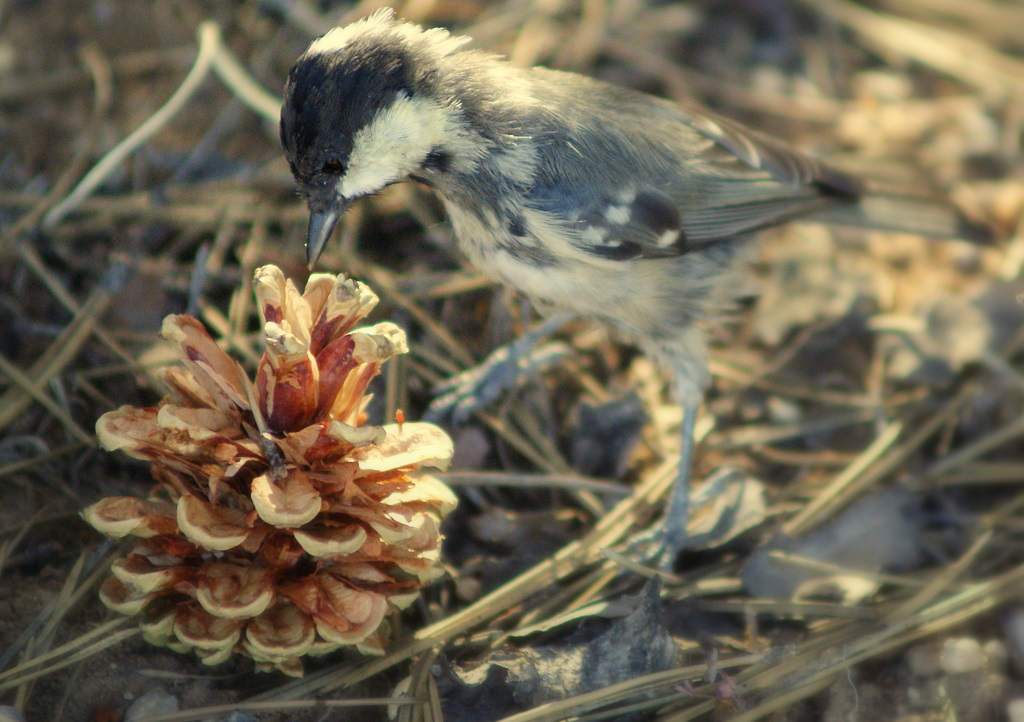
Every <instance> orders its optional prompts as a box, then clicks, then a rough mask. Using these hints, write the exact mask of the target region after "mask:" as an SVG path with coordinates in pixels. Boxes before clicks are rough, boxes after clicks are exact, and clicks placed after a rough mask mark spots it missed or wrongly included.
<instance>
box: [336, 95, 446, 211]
mask: <svg viewBox="0 0 1024 722" xmlns="http://www.w3.org/2000/svg"><path fill="white" fill-rule="evenodd" d="M453 124H454V119H453V117H452V111H450V110H448V109H445V108H444V107H442V106H440V105H438V104H437V103H435V102H433V101H431V100H425V99H420V98H408V97H399V98H398V99H397V100H396V101H395V102H394V103H392V104H391V106H390V107H388V108H386V109H384V110H381V111H380V112H379V113H377V116H376V117H375V118H374V119H373V121H372V122H371V123H370V124H369V125H366V126H363V127H362V128H360V129H359V131H358V132H357V133H356V134H355V137H354V138H353V143H352V153H351V154H350V155H349V159H348V171H347V172H346V173H345V175H344V176H343V177H342V178H341V180H339V181H338V184H337V191H338V194H339V195H340V196H341V197H342V198H358V197H360V196H364V195H368V194H370V193H376V192H377V191H379V190H380V189H381V188H383V187H384V186H386V185H388V184H389V183H394V182H395V181H398V180H401V179H402V178H404V177H405V176H406V175H408V174H409V173H411V172H412V171H414V170H416V168H418V167H419V166H420V164H422V163H423V160H424V159H425V158H426V157H427V154H428V153H430V151H431V150H433V148H435V147H436V146H438V145H440V144H442V143H443V142H444V141H445V140H447V139H449V138H450V137H451V136H452V132H451V131H452V126H453Z"/></svg>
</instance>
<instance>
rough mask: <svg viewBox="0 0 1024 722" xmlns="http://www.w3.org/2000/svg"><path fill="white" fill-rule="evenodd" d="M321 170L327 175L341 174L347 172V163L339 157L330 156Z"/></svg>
mask: <svg viewBox="0 0 1024 722" xmlns="http://www.w3.org/2000/svg"><path fill="white" fill-rule="evenodd" d="M320 170H321V172H323V173H326V174H327V175H341V174H342V173H344V172H345V164H344V163H342V162H341V161H340V160H338V159H337V158H328V159H327V160H325V161H324V165H323V167H322V168H321V169H320Z"/></svg>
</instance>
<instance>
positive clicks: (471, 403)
mask: <svg viewBox="0 0 1024 722" xmlns="http://www.w3.org/2000/svg"><path fill="white" fill-rule="evenodd" d="M571 317H572V315H571V314H567V313H561V314H556V315H554V316H550V317H549V318H547V319H545V320H544V322H543V323H541V324H540V325H539V326H537V327H536V328H535V329H533V330H532V331H530V332H529V333H527V334H525V335H523V336H522V337H521V338H519V339H517V340H516V341H515V342H513V343H511V344H509V345H507V346H502V347H501V348H499V349H498V350H497V351H494V352H493V353H492V354H491V355H490V356H488V357H487V358H486V359H484V361H483V362H482V363H481V364H479V365H478V366H474V367H473V368H470V369H467V370H465V371H463V372H461V373H459V374H456V375H455V376H453V377H452V378H450V379H449V380H448V381H445V382H444V383H443V384H441V385H440V386H439V387H438V389H437V396H435V398H434V400H433V401H432V402H431V403H430V406H429V407H428V408H427V413H426V418H427V420H429V421H440V420H441V419H444V418H445V417H450V418H451V420H452V422H453V423H454V424H455V425H459V424H461V423H463V422H464V421H465V420H466V419H467V418H468V417H469V415H470V414H471V413H473V412H474V411H476V410H477V409H480V408H483V407H484V406H486V405H487V404H488V403H490V402H491V401H493V400H494V399H496V398H497V397H498V396H500V395H501V394H502V393H504V392H506V391H508V390H510V389H513V388H515V387H516V386H518V385H519V384H520V383H521V382H522V380H523V379H524V378H527V377H529V376H533V375H536V374H538V373H540V372H541V371H543V370H544V369H545V368H548V367H549V366H552V365H554V364H555V363H556V362H557V361H558V360H559V359H561V358H562V357H563V356H566V355H568V353H569V349H568V347H567V346H566V345H565V344H563V343H557V342H548V343H544V344H542V343H541V340H542V339H543V338H544V337H545V336H549V335H551V334H552V333H554V332H555V331H556V330H557V329H558V328H559V327H560V326H562V325H563V324H565V322H566V321H568V320H569V319H570V318H571Z"/></svg>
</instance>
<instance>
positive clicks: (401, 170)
mask: <svg viewBox="0 0 1024 722" xmlns="http://www.w3.org/2000/svg"><path fill="white" fill-rule="evenodd" d="M470 42H471V41H470V38H468V37H463V36H457V35H453V34H451V33H450V32H449V31H447V30H446V29H443V28H424V27H421V26H419V25H416V24H413V23H409V22H404V21H402V20H400V19H398V18H397V17H396V16H395V15H394V13H393V12H392V11H391V10H388V9H385V10H381V11H378V12H375V13H373V14H371V15H369V16H367V17H365V18H363V19H360V20H357V21H355V22H353V23H351V24H348V25H345V26H341V27H337V28H334V29H333V30H331V31H329V32H327V33H326V34H325V35H323V36H322V37H319V38H317V39H316V40H314V41H313V42H312V43H311V44H310V45H309V47H308V49H307V50H306V51H305V52H304V53H303V54H302V55H301V56H300V57H299V58H298V59H297V60H296V62H295V64H294V65H293V67H292V68H291V70H290V72H289V74H288V78H287V81H286V83H285V88H284V98H283V104H282V110H281V123H280V135H281V143H282V145H283V148H284V152H285V156H286V158H287V160H288V164H289V168H290V170H291V172H292V175H293V176H294V178H295V181H296V183H297V185H298V188H299V191H300V193H301V195H302V196H304V198H305V200H306V203H307V205H308V209H309V225H308V230H307V238H306V250H307V261H308V263H309V265H310V268H313V266H314V264H315V263H316V261H317V259H318V258H319V256H320V254H321V252H322V251H323V249H324V246H325V245H326V244H327V242H328V239H329V238H330V236H331V232H332V230H333V229H334V227H335V226H336V224H337V223H338V221H339V219H340V218H341V217H342V215H343V214H344V212H345V210H346V208H348V206H349V205H350V204H351V203H353V202H354V201H356V200H358V199H360V198H363V197H366V196H370V195H373V194H375V193H377V192H379V191H380V190H382V189H383V188H385V187H386V186H389V185H391V184H394V183H398V182H402V181H405V180H413V181H417V182H419V183H421V184H423V185H426V186H427V187H429V188H431V189H432V190H433V191H434V192H435V193H436V195H437V196H438V197H439V198H440V200H441V202H442V204H443V205H444V208H445V211H446V213H447V216H448V218H449V220H450V222H451V225H452V228H453V231H454V237H455V239H456V241H457V245H458V247H459V248H460V249H461V251H462V253H463V254H464V256H465V257H466V258H467V260H468V261H469V263H470V264H471V265H472V266H474V267H476V268H477V269H478V270H480V271H483V272H485V273H488V274H490V275H491V276H493V277H495V278H497V279H498V280H500V281H502V282H504V283H506V284H507V285H509V286H511V287H513V288H515V289H517V290H519V291H520V292H522V293H523V294H525V295H526V296H527V297H528V298H530V299H531V300H532V301H533V302H534V303H535V304H536V305H537V306H538V307H539V308H541V309H542V310H549V309H553V310H562V311H570V312H572V313H574V314H579V315H581V316H585V317H589V318H592V319H596V320H598V321H601V322H604V323H607V324H609V325H611V326H613V327H615V328H617V329H619V330H620V331H621V332H623V333H624V334H625V335H626V336H627V337H629V338H631V339H632V340H634V341H635V342H636V343H637V344H638V345H639V346H640V347H641V349H642V350H644V351H645V352H646V353H648V354H649V355H651V356H653V357H654V358H655V359H656V360H657V361H659V362H660V363H661V364H662V365H663V366H664V367H665V368H666V370H667V371H668V372H669V373H670V374H671V378H672V388H673V392H674V396H675V398H676V400H677V402H678V403H679V404H680V405H681V406H682V409H683V421H682V428H681V436H682V444H681V452H680V462H679V472H678V477H677V480H676V483H675V486H674V488H673V491H672V492H671V494H670V499H669V501H668V504H667V510H666V513H665V516H664V517H663V519H662V521H661V527H662V533H661V542H660V543H661V545H662V548H663V550H664V552H665V553H664V554H663V555H662V557H661V558H662V559H663V560H664V559H668V558H674V556H675V555H676V554H677V553H678V552H679V550H681V549H682V548H684V546H685V540H686V531H685V527H686V520H687V518H688V515H689V508H688V505H689V483H690V466H691V461H692V456H693V445H694V420H695V418H696V414H697V411H698V409H699V405H700V404H701V402H702V399H703V397H704V393H705V390H706V388H707V387H708V385H709V380H710V379H709V372H708V369H707V362H706V358H705V355H706V351H705V340H704V335H703V331H702V328H701V327H702V322H703V321H705V320H706V319H709V318H711V317H713V316H714V315H715V313H717V312H721V310H722V309H723V308H724V307H725V305H726V304H728V302H729V301H730V300H731V290H732V288H733V286H734V285H735V284H734V283H731V282H730V279H731V278H734V276H733V274H734V272H735V269H736V266H737V264H739V263H741V261H742V259H743V257H744V256H745V255H746V249H748V248H749V247H750V246H751V243H752V238H753V237H754V236H755V235H756V232H757V231H760V230H762V229H765V228H769V227H772V226H777V225H780V224H783V223H786V222H788V221H793V220H797V219H800V220H807V221H814V222H822V223H830V224H840V225H851V226H859V227H864V228H870V229H884V230H892V231H903V232H909V233H917V234H921V235H927V236H934V237H945V238H961V239H968V240H974V241H979V242H980V241H984V240H987V239H988V237H989V235H990V233H989V231H988V229H987V228H986V227H985V226H984V225H982V224H979V223H975V222H972V221H970V220H968V219H966V218H965V217H964V216H963V215H962V214H960V213H959V212H958V211H957V210H955V209H954V208H953V207H952V206H951V205H950V204H948V203H946V202H945V201H944V200H941V199H939V200H936V199H934V198H931V197H927V196H922V195H918V194H914V193H908V192H902V191H893V190H891V189H888V188H883V187H880V186H878V185H877V184H874V183H873V182H871V181H869V180H866V179H864V178H861V177H859V176H857V175H853V174H849V173H847V172H844V171H842V170H839V169H837V168H835V167H833V166H830V165H829V164H827V163H825V162H823V161H819V160H817V159H815V158H812V157H811V156H809V155H805V154H802V153H799V152H797V151H795V150H793V149H791V148H790V147H789V146H787V145H786V144H785V143H783V142H781V141H779V140H776V139H774V138H772V137H770V136H768V135H765V134H762V133H760V132H757V131H755V130H752V129H748V128H746V127H744V126H743V125H741V124H740V123H738V122H736V121H733V120H730V119H728V118H726V117H723V116H720V115H718V114H715V113H713V112H711V111H709V110H707V109H704V108H703V107H701V106H699V105H698V104H697V103H695V102H690V101H684V102H678V101H677V102H672V101H669V100H666V99H662V98H658V97H654V96H651V95H648V94H644V93H641V92H638V91H635V90H632V89H629V88H624V87H619V86H616V85H613V84H609V83H606V82H603V81H601V80H599V79H595V78H591V77H587V76H584V75H580V74H576V73H572V72H565V71H559V70H554V69H548V68H544V67H532V68H524V67H518V66H516V65H513V64H512V63H510V62H508V61H507V60H505V59H503V58H501V57H500V56H497V55H494V54H491V53H487V52H485V51H482V50H478V49H473V48H470V47H467V45H468V44H469V43H470Z"/></svg>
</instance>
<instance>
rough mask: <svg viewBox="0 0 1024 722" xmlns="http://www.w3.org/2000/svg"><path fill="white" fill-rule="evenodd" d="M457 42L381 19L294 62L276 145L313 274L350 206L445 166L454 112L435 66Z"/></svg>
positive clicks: (381, 15)
mask: <svg viewBox="0 0 1024 722" xmlns="http://www.w3.org/2000/svg"><path fill="white" fill-rule="evenodd" d="M464 42H466V39H465V38H453V37H451V36H449V35H448V33H447V32H446V31H444V30H437V29H435V30H424V29H422V28H420V27H419V26H416V25H412V24H408V23H401V22H398V21H396V20H395V19H394V17H393V15H392V13H391V12H390V11H381V12H377V13H374V14H373V15H371V16H370V17H368V18H366V19H364V20H360V21H358V22H356V23H353V24H351V25H347V26H345V27H340V28H335V29H334V30H332V31H331V32H329V33H327V34H326V35H324V36H323V37H321V38H319V39H317V40H316V41H314V42H313V43H312V44H311V45H310V46H309V48H308V49H307V50H306V52H305V53H304V54H303V55H302V56H301V57H300V58H299V59H298V60H297V61H296V63H295V65H294V66H293V67H292V69H291V72H290V73H289V74H288V81H287V84H286V85H285V90H284V104H283V106H282V109H281V143H282V145H283V146H284V151H285V155H286V156H287V158H288V164H289V166H290V167H291V171H292V174H293V175H294V176H295V180H296V182H297V183H298V185H299V189H300V191H301V192H302V194H303V195H304V196H305V197H306V200H307V202H308V205H309V214H310V215H309V231H308V235H307V239H306V252H307V257H308V260H309V263H310V265H311V266H312V265H313V264H314V263H315V262H316V259H317V258H318V257H319V256H320V253H321V251H322V250H323V248H324V245H325V244H326V243H327V240H328V238H329V237H330V235H331V231H332V230H333V229H334V226H335V224H336V223H337V222H338V219H339V218H340V217H341V215H342V214H343V213H344V211H345V209H346V208H347V207H348V205H349V204H350V203H351V202H352V201H354V200H356V199H358V198H362V197H363V196H367V195H371V194H373V193H376V192H377V191H379V190H381V189H382V188H384V187H385V186H387V185H390V184H392V183H395V182H397V181H400V180H402V179H404V178H406V177H407V176H408V175H409V174H411V173H415V172H417V171H418V170H421V169H422V168H424V167H425V166H429V165H430V164H438V163H443V162H447V159H448V158H449V157H450V152H449V151H447V150H446V148H445V146H446V143H447V142H449V141H450V140H451V139H452V138H454V137H457V136H458V133H457V132H456V128H455V126H456V125H458V123H459V120H458V118H457V115H458V108H457V101H455V100H454V99H452V98H450V97H444V92H443V91H442V90H441V89H440V87H439V81H438V76H439V73H438V67H439V62H438V61H439V60H440V59H441V58H443V57H445V56H447V55H450V54H451V53H454V52H456V51H457V50H458V48H459V47H460V46H461V45H462V44H463V43H464Z"/></svg>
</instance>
